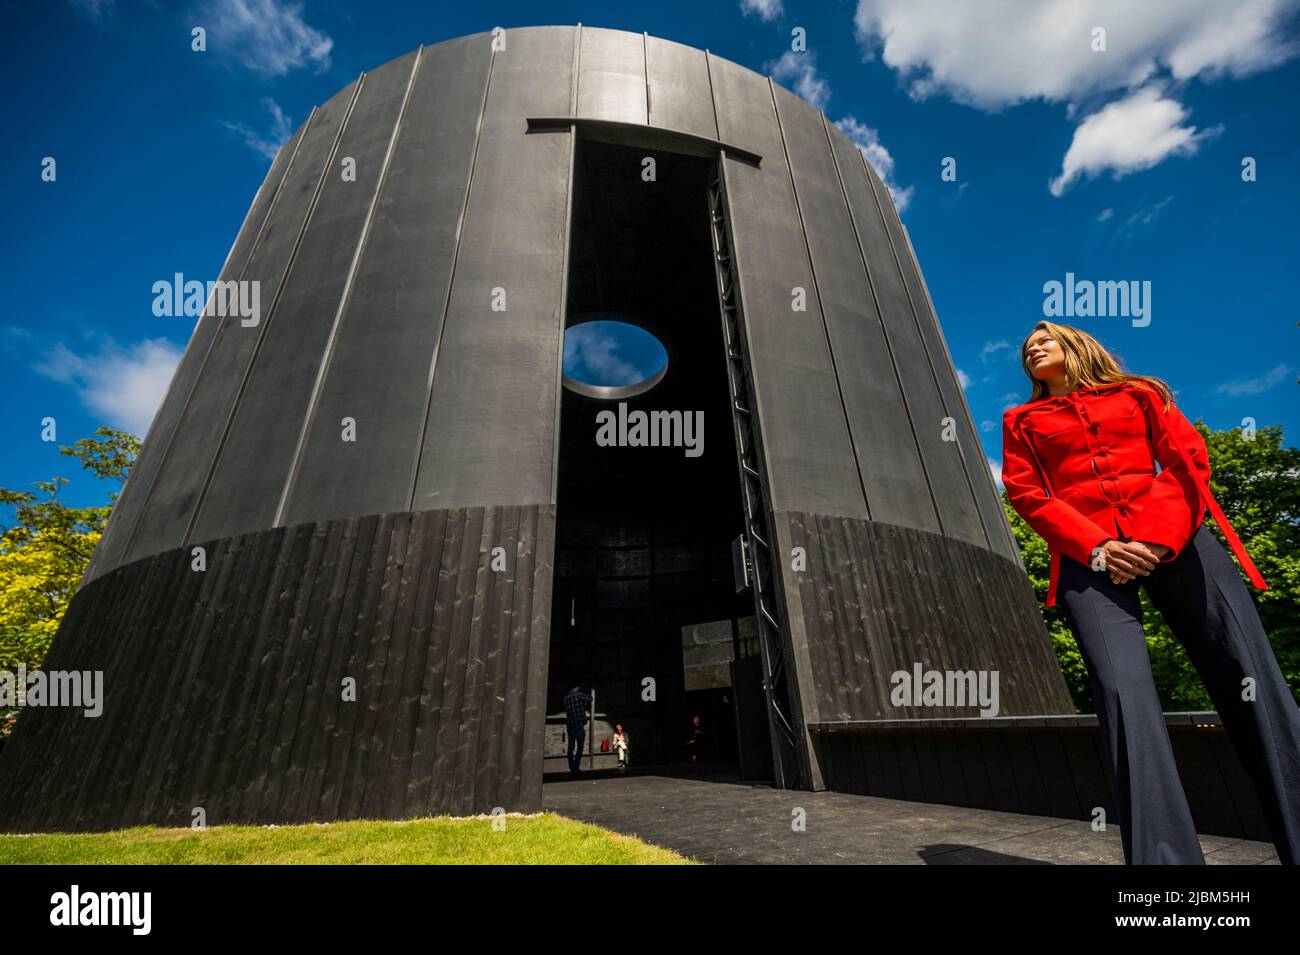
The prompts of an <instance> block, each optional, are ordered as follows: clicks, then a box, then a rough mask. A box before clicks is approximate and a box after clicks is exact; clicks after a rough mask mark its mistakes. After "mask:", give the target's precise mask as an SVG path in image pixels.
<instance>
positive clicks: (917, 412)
mask: <svg viewBox="0 0 1300 955" xmlns="http://www.w3.org/2000/svg"><path fill="white" fill-rule="evenodd" d="M831 140H832V142H833V143H834V144H835V148H836V156H837V159H838V162H839V166H840V172H841V174H842V176H843V180H844V186H845V190H846V191H847V192H848V194H849V206H850V211H851V213H852V216H853V222H854V225H855V227H856V229H857V236H858V240H859V241H860V242H861V243H862V249H863V251H864V252H865V253H866V257H867V262H868V263H869V264H870V267H871V281H872V287H873V289H874V290H875V294H876V301H877V302H878V303H879V305H880V314H881V317H882V319H883V320H884V324H885V333H886V335H887V337H888V339H889V347H890V351H891V353H892V355H893V358H894V362H895V364H896V365H897V367H898V374H899V378H900V379H901V382H902V388H903V397H904V400H905V402H906V404H907V413H908V418H909V420H910V421H911V425H912V429H913V431H914V433H915V435H916V441H917V443H918V444H919V446H920V451H921V459H922V461H924V463H925V472H926V476H927V480H926V484H927V485H928V494H929V495H930V496H931V497H932V498H933V500H934V504H935V506H936V507H937V508H938V513H939V518H940V521H941V522H942V526H943V532H944V533H945V534H949V535H951V536H953V537H957V538H959V539H961V540H967V541H970V542H971V543H978V544H985V543H986V540H985V538H984V529H983V526H982V525H981V524H980V519H979V514H978V513H977V512H976V509H975V501H974V498H973V497H972V495H971V490H970V486H969V484H968V483H967V482H966V474H965V471H964V469H963V468H962V462H961V455H960V452H959V450H958V448H957V446H956V444H955V443H953V442H948V441H944V440H943V418H944V417H945V415H946V414H947V411H946V410H945V409H944V406H943V402H942V400H941V398H940V395H939V391H938V388H937V387H936V386H935V381H934V375H933V374H932V373H931V371H930V365H929V358H928V357H927V355H926V352H925V344H924V342H923V341H922V340H921V337H920V334H919V332H918V330H917V326H916V318H915V316H914V315H913V314H912V305H911V301H910V299H909V298H908V295H907V289H906V287H905V286H904V285H903V280H902V275H901V273H900V272H899V269H898V264H897V262H896V260H895V258H894V252H893V246H892V245H891V243H890V240H889V233H888V232H887V230H886V228H885V221H884V218H883V216H882V214H881V211H880V208H879V206H878V205H877V203H876V199H875V194H874V193H873V192H872V190H871V184H870V182H869V181H868V180H867V178H866V172H867V170H866V164H865V160H864V159H863V158H862V155H861V153H860V152H859V150H858V149H857V147H856V146H854V145H853V144H852V143H851V142H850V141H849V140H848V138H847V137H845V136H844V134H843V133H842V132H840V131H839V130H835V129H832V130H831ZM916 490H917V494H918V495H920V494H922V493H926V489H925V488H923V487H921V486H920V485H918V486H917V489H916Z"/></svg>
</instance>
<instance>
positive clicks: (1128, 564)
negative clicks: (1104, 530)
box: [1102, 539, 1169, 584]
mask: <svg viewBox="0 0 1300 955" xmlns="http://www.w3.org/2000/svg"><path fill="white" fill-rule="evenodd" d="M1102 548H1103V549H1104V550H1105V551H1106V570H1107V571H1108V572H1109V573H1110V579H1111V580H1112V581H1114V582H1115V583H1117V584H1126V583H1128V582H1129V581H1130V580H1132V579H1133V578H1134V577H1138V576H1142V577H1146V576H1148V575H1149V574H1150V573H1151V571H1153V570H1155V567H1156V564H1158V563H1159V562H1160V559H1161V558H1162V557H1164V556H1165V555H1166V554H1168V553H1169V548H1168V547H1166V546H1165V545H1164V544H1153V543H1151V542H1149V541H1122V540H1115V539H1111V540H1108V541H1106V542H1105V543H1104V544H1102Z"/></svg>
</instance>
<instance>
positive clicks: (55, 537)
mask: <svg viewBox="0 0 1300 955" xmlns="http://www.w3.org/2000/svg"><path fill="white" fill-rule="evenodd" d="M139 449H140V441H139V439H138V438H136V437H134V436H133V435H130V434H127V433H126V432H124V431H115V430H113V429H111V428H102V427H101V428H98V429H97V430H96V431H95V436H94V437H91V438H82V439H81V440H80V441H78V442H76V444H74V445H72V447H65V448H61V449H60V451H59V453H60V454H65V455H68V456H69V457H73V458H76V459H77V460H78V461H79V462H81V466H82V467H84V468H85V469H86V470H88V471H90V472H91V473H93V474H95V475H96V476H97V477H99V478H106V479H108V480H111V481H114V482H116V483H117V484H118V485H119V488H120V485H121V484H122V482H124V481H125V480H126V476H127V474H128V473H129V471H130V469H131V464H132V462H133V461H134V460H135V456H136V453H137V452H138V451H139ZM67 483H68V481H67V478H62V477H56V478H54V479H53V480H51V481H38V482H36V490H35V491H11V490H9V489H8V488H0V506H3V507H5V508H7V509H9V510H10V511H11V513H12V518H13V519H12V523H10V524H8V525H0V670H10V671H12V670H14V669H16V668H17V667H18V665H19V664H25V665H26V666H27V668H28V669H29V670H31V669H35V668H36V667H39V666H40V665H41V662H42V661H43V660H44V659H45V654H46V652H47V651H48V650H49V648H50V642H51V641H52V640H53V639H54V633H55V631H57V630H58V629H59V621H60V620H62V619H63V612H64V611H65V610H66V609H67V606H68V601H70V600H71V599H72V595H73V594H74V593H75V592H76V590H77V586H78V585H79V584H80V582H81V578H82V575H83V574H84V573H85V571H86V565H87V564H88V563H89V562H90V555H91V554H92V553H94V550H95V545H96V544H98V543H99V539H100V537H101V535H102V534H103V532H104V525H105V524H106V523H107V522H108V515H109V513H110V512H111V511H112V507H113V503H114V502H115V501H116V500H117V494H118V492H117V491H116V490H115V491H113V492H112V493H110V494H109V499H108V503H107V504H103V505H99V506H93V507H71V506H69V505H67V504H65V503H64V502H63V501H62V500H60V499H59V491H60V490H62V488H63V487H64V485H66V484H67ZM11 722H12V720H11V719H6V720H2V721H0V733H4V732H6V731H7V727H8V726H9V725H11Z"/></svg>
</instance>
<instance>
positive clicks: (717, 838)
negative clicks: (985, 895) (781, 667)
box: [542, 766, 1278, 865]
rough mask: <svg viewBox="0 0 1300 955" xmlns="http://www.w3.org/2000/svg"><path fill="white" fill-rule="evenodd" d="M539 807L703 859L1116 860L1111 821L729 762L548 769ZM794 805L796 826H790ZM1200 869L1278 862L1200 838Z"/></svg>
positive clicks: (1248, 845) (1259, 848) (1250, 849)
mask: <svg viewBox="0 0 1300 955" xmlns="http://www.w3.org/2000/svg"><path fill="white" fill-rule="evenodd" d="M542 804H543V808H544V809H545V810H546V811H548V812H555V813H558V814H559V815H562V816H567V817H569V818H571V819H578V820H581V821H583V822H589V823H593V824H594V825H598V826H601V827H603V828H606V829H612V830H614V831H615V832H621V833H625V834H627V835H633V836H637V837H638V838H640V839H644V840H645V841H646V842H651V843H654V844H656V845H660V846H664V847H666V848H669V849H673V850H675V851H676V852H680V853H682V854H683V855H686V856H690V857H691V858H694V859H696V860H698V861H700V862H707V863H746V862H748V863H801V864H806V863H876V864H882V863H883V864H896V865H897V864H903V865H906V864H912V865H916V864H923V865H1058V864H1059V865H1069V864H1080V863H1082V864H1110V865H1123V863H1124V851H1123V849H1122V848H1121V845H1120V837H1119V829H1118V827H1116V826H1110V827H1109V828H1108V829H1107V831H1105V832H1093V831H1092V829H1091V827H1090V825H1089V824H1088V823H1087V822H1084V821H1082V820H1076V819H1056V818H1052V817H1048V816H1025V815H1019V814H1017V813H1008V812H993V811H990V810H983V809H968V808H964V807H959V806H941V805H935V804H933V803H921V802H906V801H903V800H896V799H881V798H878V797H875V796H858V795H852V794H849V793H834V792H816V793H814V792H805V791H785V790H779V789H773V788H772V787H771V786H769V785H766V784H753V783H746V782H740V781H739V779H738V777H737V774H736V772H735V769H734V767H725V766H717V767H715V766H701V767H689V766H683V767H671V768H664V767H656V768H655V769H653V770H645V771H643V772H633V771H629V773H628V774H627V775H624V776H619V775H618V774H617V773H605V772H597V773H586V774H584V775H582V776H580V777H578V778H577V779H572V780H571V779H568V778H564V777H560V778H551V777H548V778H547V780H546V782H545V783H544V784H543V787H542ZM796 810H802V811H803V813H802V818H803V819H804V821H805V823H806V826H805V828H804V830H803V831H796V829H795V828H794V826H793V822H794V820H795V818H796V816H795V813H796ZM1201 847H1202V849H1203V851H1204V852H1205V861H1206V862H1207V863H1209V864H1211V865H1224V864H1228V865H1259V864H1272V865H1277V864H1278V859H1277V854H1276V852H1275V851H1274V848H1273V845H1272V843H1268V842H1251V841H1247V840H1242V839H1231V838H1227V837H1224V836H1211V835H1202V836H1201Z"/></svg>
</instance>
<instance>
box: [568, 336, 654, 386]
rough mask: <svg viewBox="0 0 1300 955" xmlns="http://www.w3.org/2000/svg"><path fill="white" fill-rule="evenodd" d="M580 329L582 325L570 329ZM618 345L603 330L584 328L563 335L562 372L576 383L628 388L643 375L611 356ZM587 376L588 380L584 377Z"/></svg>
mask: <svg viewBox="0 0 1300 955" xmlns="http://www.w3.org/2000/svg"><path fill="white" fill-rule="evenodd" d="M574 327H575V328H582V325H577V326H574ZM618 349H619V343H618V341H617V340H616V339H615V337H614V336H613V335H612V334H610V333H609V332H607V331H603V330H596V329H592V328H585V329H583V332H582V333H581V334H576V333H568V334H565V336H564V369H565V373H566V374H571V375H573V377H576V378H578V379H579V380H580V381H588V382H590V383H593V384H598V385H614V384H618V385H630V384H635V383H636V382H639V381H642V380H643V379H644V378H645V377H646V376H645V375H643V374H641V373H640V372H639V371H637V369H636V367H635V366H634V365H632V363H631V362H628V361H625V360H623V359H622V358H620V357H618V355H617V354H615V353H616V352H617V351H618ZM588 376H589V377H588Z"/></svg>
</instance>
